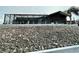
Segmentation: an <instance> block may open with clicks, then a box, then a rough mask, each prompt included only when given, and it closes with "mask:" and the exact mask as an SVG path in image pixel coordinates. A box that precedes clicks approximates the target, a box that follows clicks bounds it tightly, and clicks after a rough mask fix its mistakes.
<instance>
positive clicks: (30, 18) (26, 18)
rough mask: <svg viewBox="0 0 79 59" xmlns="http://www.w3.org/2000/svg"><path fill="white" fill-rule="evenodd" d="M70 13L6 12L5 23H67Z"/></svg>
mask: <svg viewBox="0 0 79 59" xmlns="http://www.w3.org/2000/svg"><path fill="white" fill-rule="evenodd" d="M67 16H69V15H68V14H66V13H64V12H61V11H58V12H55V13H52V14H49V15H44V14H5V16H4V24H51V23H55V24H56V23H61V24H62V23H63V24H66V21H67V20H66V17H67Z"/></svg>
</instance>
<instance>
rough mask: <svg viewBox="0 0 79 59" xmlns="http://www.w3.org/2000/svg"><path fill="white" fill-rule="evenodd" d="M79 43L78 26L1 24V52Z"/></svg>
mask: <svg viewBox="0 0 79 59" xmlns="http://www.w3.org/2000/svg"><path fill="white" fill-rule="evenodd" d="M78 44H79V27H78V26H70V25H69V26H68V25H66V26H54V25H51V26H26V25H24V26H11V25H7V26H4V25H0V52H2V53H3V52H10V53H11V52H13V53H22V52H31V51H39V50H45V49H51V48H58V47H65V46H72V45H78Z"/></svg>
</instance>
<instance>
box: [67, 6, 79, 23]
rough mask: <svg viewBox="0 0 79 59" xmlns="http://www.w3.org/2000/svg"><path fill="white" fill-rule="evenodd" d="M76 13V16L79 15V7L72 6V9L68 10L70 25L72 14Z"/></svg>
mask: <svg viewBox="0 0 79 59" xmlns="http://www.w3.org/2000/svg"><path fill="white" fill-rule="evenodd" d="M72 12H73V13H74V14H76V15H79V13H78V12H79V7H75V6H72V7H70V8H69V9H68V10H67V13H68V14H70V16H69V17H70V24H71V21H72V19H71V17H72V14H71V13H72Z"/></svg>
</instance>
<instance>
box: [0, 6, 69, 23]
mask: <svg viewBox="0 0 79 59" xmlns="http://www.w3.org/2000/svg"><path fill="white" fill-rule="evenodd" d="M69 7H70V6H0V24H2V23H3V21H4V14H20V13H22V14H23V13H25V14H51V13H54V12H57V11H65V10H67V9H68V8H69Z"/></svg>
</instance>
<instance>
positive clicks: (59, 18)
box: [47, 11, 69, 24]
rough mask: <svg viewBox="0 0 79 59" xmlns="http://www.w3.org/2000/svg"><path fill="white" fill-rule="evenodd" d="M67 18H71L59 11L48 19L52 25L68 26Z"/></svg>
mask: <svg viewBox="0 0 79 59" xmlns="http://www.w3.org/2000/svg"><path fill="white" fill-rule="evenodd" d="M67 16H69V14H67V13H64V12H62V11H58V12H55V13H52V14H50V15H48V16H47V18H49V19H50V22H51V23H55V24H56V23H58V24H62V23H63V24H66V22H67V19H66V17H67Z"/></svg>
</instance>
